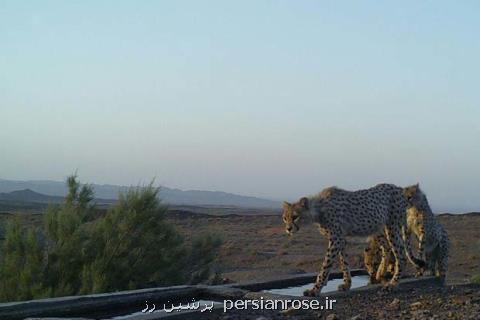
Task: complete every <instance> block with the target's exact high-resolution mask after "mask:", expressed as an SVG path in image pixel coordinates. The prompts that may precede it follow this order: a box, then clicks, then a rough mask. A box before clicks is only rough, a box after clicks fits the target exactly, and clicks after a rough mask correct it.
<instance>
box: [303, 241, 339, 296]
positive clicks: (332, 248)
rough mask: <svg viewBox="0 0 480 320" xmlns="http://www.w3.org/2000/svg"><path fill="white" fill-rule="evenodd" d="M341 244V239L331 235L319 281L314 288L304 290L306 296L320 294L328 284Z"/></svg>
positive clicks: (318, 277)
mask: <svg viewBox="0 0 480 320" xmlns="http://www.w3.org/2000/svg"><path fill="white" fill-rule="evenodd" d="M339 245H340V240H339V239H338V238H337V237H335V236H331V238H330V240H329V242H328V248H327V253H326V254H325V257H324V258H323V263H322V268H321V270H320V273H319V274H318V276H317V281H315V285H314V286H313V288H312V289H308V290H305V291H304V292H303V295H304V296H310V297H315V296H318V295H319V294H320V291H321V290H322V288H323V287H324V286H325V285H326V284H327V281H328V276H329V275H330V270H331V269H332V264H333V262H334V261H335V258H336V257H337V255H338V252H339Z"/></svg>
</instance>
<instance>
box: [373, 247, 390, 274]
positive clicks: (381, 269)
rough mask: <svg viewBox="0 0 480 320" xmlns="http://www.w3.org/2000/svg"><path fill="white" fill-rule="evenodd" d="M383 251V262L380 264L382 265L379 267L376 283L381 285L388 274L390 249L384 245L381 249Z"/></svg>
mask: <svg viewBox="0 0 480 320" xmlns="http://www.w3.org/2000/svg"><path fill="white" fill-rule="evenodd" d="M380 249H381V250H382V261H381V262H380V265H379V266H378V270H377V274H376V276H375V282H377V283H379V282H381V281H382V280H383V279H384V278H385V275H386V272H387V267H388V252H387V250H389V249H388V248H385V246H384V245H382V246H381V247H380Z"/></svg>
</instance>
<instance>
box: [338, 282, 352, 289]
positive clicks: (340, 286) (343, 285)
mask: <svg viewBox="0 0 480 320" xmlns="http://www.w3.org/2000/svg"><path fill="white" fill-rule="evenodd" d="M351 286H352V284H351V283H348V284H347V283H342V284H340V285H338V291H348V290H350V287H351Z"/></svg>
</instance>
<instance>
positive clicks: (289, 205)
mask: <svg viewBox="0 0 480 320" xmlns="http://www.w3.org/2000/svg"><path fill="white" fill-rule="evenodd" d="M291 206H292V205H291V204H290V203H288V202H287V201H283V209H287V208H290V207H291Z"/></svg>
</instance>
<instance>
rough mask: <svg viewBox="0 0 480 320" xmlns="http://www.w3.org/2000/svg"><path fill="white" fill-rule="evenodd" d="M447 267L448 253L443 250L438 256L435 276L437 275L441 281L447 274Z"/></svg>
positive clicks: (443, 280)
mask: <svg viewBox="0 0 480 320" xmlns="http://www.w3.org/2000/svg"><path fill="white" fill-rule="evenodd" d="M447 268H448V254H447V253H446V252H444V253H443V254H442V255H441V257H440V260H439V261H438V272H437V274H436V276H437V277H439V278H440V280H441V281H442V282H445V277H446V276H447Z"/></svg>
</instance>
